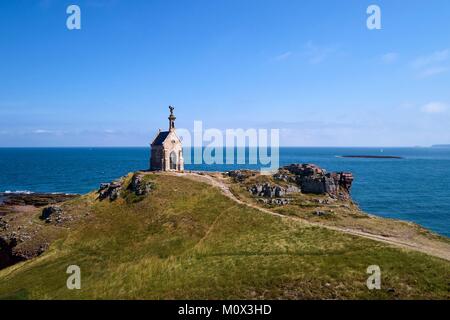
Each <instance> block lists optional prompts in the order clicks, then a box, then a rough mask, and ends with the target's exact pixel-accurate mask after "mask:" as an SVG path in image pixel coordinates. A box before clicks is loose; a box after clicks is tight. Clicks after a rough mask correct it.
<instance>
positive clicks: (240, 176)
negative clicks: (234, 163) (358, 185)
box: [228, 164, 353, 200]
mask: <svg viewBox="0 0 450 320" xmlns="http://www.w3.org/2000/svg"><path fill="white" fill-rule="evenodd" d="M258 174H259V173H258V172H257V171H251V170H235V171H230V172H228V176H230V177H232V178H233V179H234V181H235V182H239V183H244V182H246V181H247V180H248V179H249V178H250V177H254V176H257V175H258ZM272 178H273V179H274V180H275V181H280V183H281V182H282V184H286V183H287V184H288V186H287V187H282V186H279V185H271V184H269V183H263V184H254V185H252V186H250V187H249V188H248V190H249V192H250V193H251V194H252V195H254V196H257V197H265V198H279V197H283V196H285V195H286V194H289V193H295V192H302V193H311V194H318V195H324V194H328V195H329V196H330V197H332V198H338V199H342V200H347V199H350V189H351V186H352V183H353V175H352V174H351V173H349V172H331V173H327V172H326V170H324V169H322V168H320V167H319V166H317V165H314V164H291V165H288V166H285V167H282V168H280V169H279V170H278V171H277V172H276V173H275V174H274V175H273V176H272Z"/></svg>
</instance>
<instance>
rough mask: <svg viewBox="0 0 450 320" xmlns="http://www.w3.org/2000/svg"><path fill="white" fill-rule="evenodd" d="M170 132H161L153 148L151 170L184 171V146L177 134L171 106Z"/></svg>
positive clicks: (154, 141)
mask: <svg viewBox="0 0 450 320" xmlns="http://www.w3.org/2000/svg"><path fill="white" fill-rule="evenodd" d="M169 110H170V115H169V118H168V119H169V130H168V131H161V129H160V130H159V132H158V134H157V135H156V137H155V139H153V142H152V143H151V144H150V146H151V156H150V170H154V171H158V170H159V171H183V170H184V160H183V146H182V145H181V140H180V138H179V137H178V136H177V134H176V132H175V119H176V117H175V116H174V114H173V110H174V107H172V106H169Z"/></svg>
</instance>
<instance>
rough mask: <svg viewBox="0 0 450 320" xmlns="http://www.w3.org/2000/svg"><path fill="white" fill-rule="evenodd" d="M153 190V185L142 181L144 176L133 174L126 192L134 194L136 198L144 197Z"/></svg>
mask: <svg viewBox="0 0 450 320" xmlns="http://www.w3.org/2000/svg"><path fill="white" fill-rule="evenodd" d="M153 188H154V185H153V183H151V182H149V181H144V176H143V175H142V174H139V173H135V174H134V175H133V177H132V178H131V182H130V184H129V186H128V190H130V191H132V192H134V194H135V195H137V196H144V195H146V194H148V193H150V191H152V189H153Z"/></svg>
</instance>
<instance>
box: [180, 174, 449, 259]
mask: <svg viewBox="0 0 450 320" xmlns="http://www.w3.org/2000/svg"><path fill="white" fill-rule="evenodd" d="M175 174H176V175H178V176H184V177H187V178H189V179H194V180H196V181H201V182H206V183H208V184H209V185H212V186H214V187H217V188H219V189H220V190H221V191H222V193H223V194H224V195H225V196H227V197H228V198H230V199H232V200H233V201H235V202H237V203H239V204H242V205H246V206H248V207H251V208H253V209H256V210H259V211H261V212H264V213H267V214H270V215H273V216H276V217H279V218H283V219H292V220H296V221H300V222H302V223H305V224H308V225H311V226H317V227H322V228H327V229H329V230H334V231H339V232H344V233H347V234H351V235H354V236H358V237H363V238H367V239H372V240H375V241H379V242H383V243H386V244H390V245H393V246H396V247H401V248H404V249H409V250H414V251H419V252H422V253H426V254H429V255H431V256H435V257H439V258H442V259H445V260H447V261H450V244H446V243H441V242H439V245H436V246H431V245H424V244H422V243H418V242H412V241H411V240H410V239H400V238H393V237H385V236H382V235H377V234H372V233H368V232H364V231H360V230H355V229H350V228H343V227H338V226H330V225H326V224H323V223H317V222H311V221H308V220H305V219H302V218H298V217H292V216H286V215H282V214H279V213H275V212H272V211H270V210H268V209H265V208H261V207H259V206H257V205H254V204H251V203H247V202H244V201H242V200H240V199H238V198H236V196H235V195H234V194H233V193H232V192H231V191H230V189H229V187H228V185H227V184H225V183H224V182H223V181H221V180H220V179H216V178H214V177H212V176H210V175H200V174H197V173H175Z"/></svg>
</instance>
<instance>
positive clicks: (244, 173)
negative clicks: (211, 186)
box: [228, 170, 257, 182]
mask: <svg viewBox="0 0 450 320" xmlns="http://www.w3.org/2000/svg"><path fill="white" fill-rule="evenodd" d="M256 175H257V172H256V171H253V170H232V171H229V172H228V176H230V177H232V178H233V179H234V181H236V182H244V181H245V180H246V179H247V178H249V177H252V176H256Z"/></svg>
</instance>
